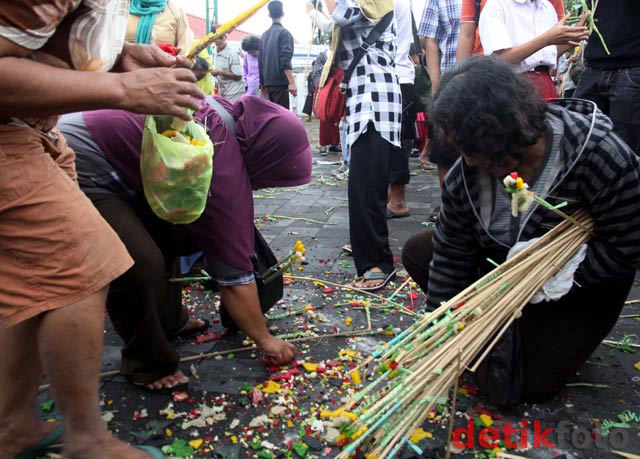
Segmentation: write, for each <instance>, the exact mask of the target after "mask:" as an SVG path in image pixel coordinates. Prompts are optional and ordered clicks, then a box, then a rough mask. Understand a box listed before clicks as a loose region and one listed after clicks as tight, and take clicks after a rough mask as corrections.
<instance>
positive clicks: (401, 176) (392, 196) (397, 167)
mask: <svg viewBox="0 0 640 459" xmlns="http://www.w3.org/2000/svg"><path fill="white" fill-rule="evenodd" d="M412 143H413V140H403V141H402V147H401V148H393V149H392V151H391V154H390V155H389V202H388V203H387V218H398V217H408V216H409V215H410V213H409V205H408V204H407V199H406V196H405V188H406V186H407V184H408V183H409V180H410V175H409V154H410V153H411V145H412Z"/></svg>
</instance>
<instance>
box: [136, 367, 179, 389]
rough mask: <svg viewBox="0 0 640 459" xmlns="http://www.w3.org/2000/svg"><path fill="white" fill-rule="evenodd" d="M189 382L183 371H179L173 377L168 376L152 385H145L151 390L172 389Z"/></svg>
mask: <svg viewBox="0 0 640 459" xmlns="http://www.w3.org/2000/svg"><path fill="white" fill-rule="evenodd" d="M188 382H189V378H187V377H186V376H185V375H184V373H183V372H182V371H180V370H178V371H176V372H175V373H174V374H172V375H167V376H165V377H163V378H160V379H158V380H157V381H154V382H152V383H151V384H147V385H145V387H146V388H147V389H149V390H160V389H171V388H173V387H175V386H178V385H180V384H186V383H188Z"/></svg>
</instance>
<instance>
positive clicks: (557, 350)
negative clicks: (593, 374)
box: [519, 273, 634, 402]
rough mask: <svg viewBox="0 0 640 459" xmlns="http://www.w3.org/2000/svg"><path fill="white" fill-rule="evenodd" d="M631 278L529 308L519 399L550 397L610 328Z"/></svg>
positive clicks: (525, 316) (524, 321)
mask: <svg viewBox="0 0 640 459" xmlns="http://www.w3.org/2000/svg"><path fill="white" fill-rule="evenodd" d="M633 279H634V273H629V274H628V275H627V276H623V277H622V278H621V279H617V280H613V281H610V282H606V283H603V284H600V285H598V286H596V287H589V288H578V287H574V289H573V290H571V292H569V293H568V294H567V295H566V296H564V297H563V298H561V299H560V300H558V301H552V302H548V303H547V302H544V303H538V304H529V305H527V306H526V307H525V309H524V310H523V314H522V318H521V319H520V320H519V322H520V330H521V337H522V338H521V339H522V346H521V348H522V365H523V376H524V377H523V379H524V386H523V399H524V400H527V401H533V402H535V401H542V400H547V399H550V398H552V397H554V396H555V395H556V394H557V393H558V392H559V391H560V390H562V389H563V388H564V386H565V384H566V382H567V380H568V379H569V378H571V377H573V376H574V375H575V373H576V371H577V370H578V369H579V368H580V367H581V366H582V365H583V364H584V362H585V361H586V360H587V359H588V358H589V356H590V355H591V354H592V353H593V351H594V350H595V349H596V347H597V346H598V345H599V344H600V342H601V341H602V340H603V339H604V338H605V337H606V336H607V334H608V333H609V332H610V331H611V329H612V328H613V327H614V325H615V324H616V321H617V320H618V316H619V315H620V311H621V310H622V308H623V307H624V302H625V301H626V299H627V296H628V294H629V291H630V289H631V285H632V283H633Z"/></svg>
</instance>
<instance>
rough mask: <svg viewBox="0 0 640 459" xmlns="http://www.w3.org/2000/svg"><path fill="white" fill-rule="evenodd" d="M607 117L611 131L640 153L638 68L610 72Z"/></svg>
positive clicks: (639, 82)
mask: <svg viewBox="0 0 640 459" xmlns="http://www.w3.org/2000/svg"><path fill="white" fill-rule="evenodd" d="M610 73H611V74H612V76H611V87H610V89H609V113H608V114H609V117H610V118H611V121H613V130H614V132H615V133H616V134H618V135H619V136H620V137H622V140H624V141H625V142H626V143H627V145H629V146H630V147H631V149H632V150H633V151H635V152H636V153H639V152H640V67H630V68H626V69H620V70H618V71H611V72H610Z"/></svg>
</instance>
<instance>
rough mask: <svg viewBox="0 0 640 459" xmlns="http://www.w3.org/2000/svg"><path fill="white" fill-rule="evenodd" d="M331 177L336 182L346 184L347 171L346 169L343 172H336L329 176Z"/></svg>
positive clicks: (347, 178)
mask: <svg viewBox="0 0 640 459" xmlns="http://www.w3.org/2000/svg"><path fill="white" fill-rule="evenodd" d="M331 175H333V176H334V177H335V178H336V180H340V181H342V182H346V181H347V180H349V169H347V170H346V171H344V172H337V173H335V174H331Z"/></svg>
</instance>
